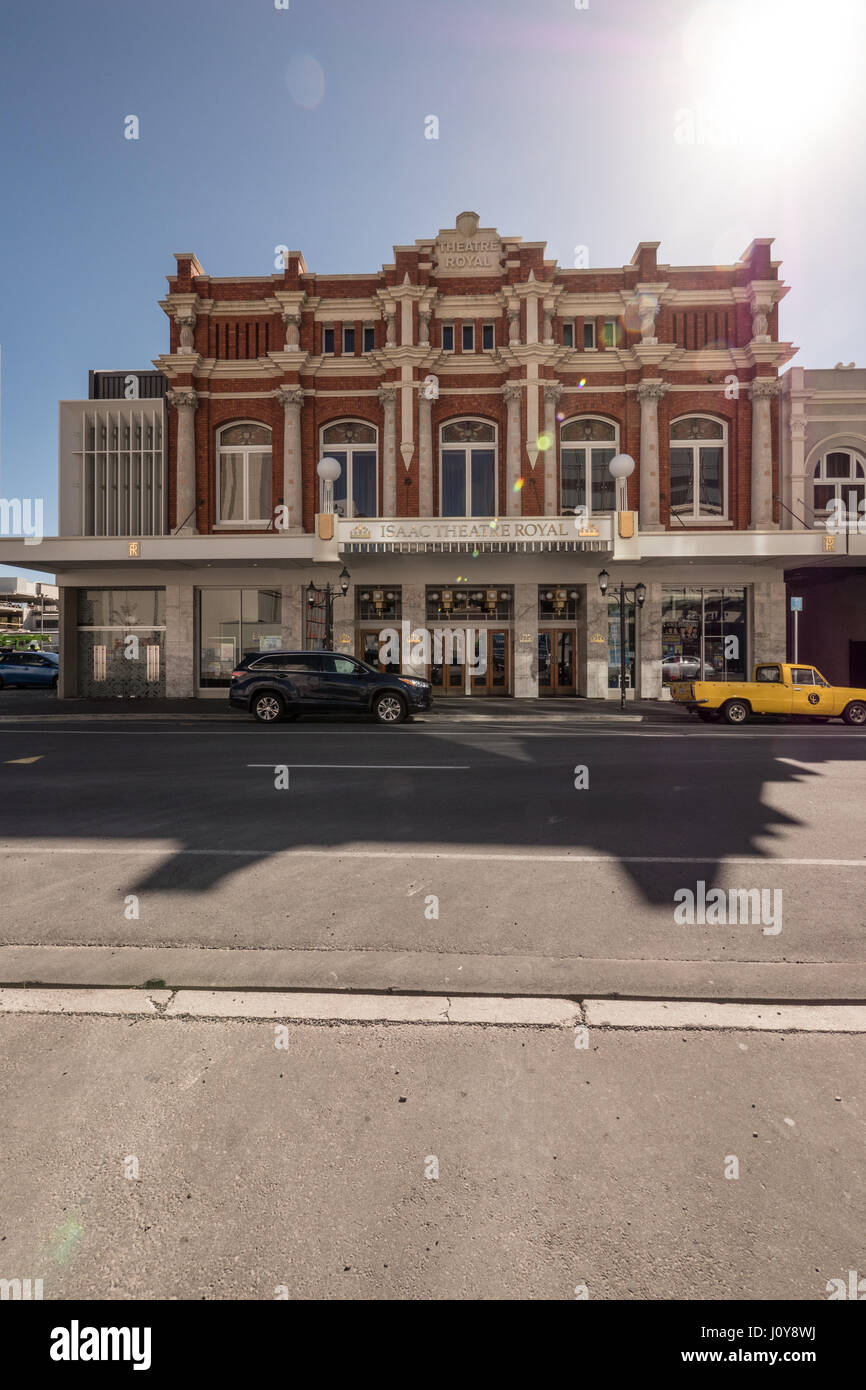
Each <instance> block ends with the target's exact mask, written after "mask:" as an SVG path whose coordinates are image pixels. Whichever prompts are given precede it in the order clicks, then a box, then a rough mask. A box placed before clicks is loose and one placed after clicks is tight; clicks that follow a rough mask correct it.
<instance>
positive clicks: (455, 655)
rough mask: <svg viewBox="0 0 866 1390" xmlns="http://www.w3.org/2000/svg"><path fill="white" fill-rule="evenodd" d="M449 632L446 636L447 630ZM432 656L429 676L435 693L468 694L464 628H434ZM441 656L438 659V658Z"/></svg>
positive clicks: (428, 669)
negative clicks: (452, 629)
mask: <svg viewBox="0 0 866 1390" xmlns="http://www.w3.org/2000/svg"><path fill="white" fill-rule="evenodd" d="M446 631H447V633H448V634H449V635H448V636H447V637H446V636H445V632H446ZM431 656H432V657H433V660H432V661H431V664H430V665H429V666H428V668H427V678H428V680H429V681H430V684H431V685H432V686H433V694H434V695H465V694H466V660H465V657H466V652H465V650H464V635H463V630H462V629H459V630H458V629H455V630H454V631H453V632H452V631H451V629H441V628H434V629H433V632H432V634H431ZM437 657H438V658H439V660H438V661H437V660H436V658H437Z"/></svg>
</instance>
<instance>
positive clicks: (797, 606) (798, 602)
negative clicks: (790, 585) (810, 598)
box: [791, 598, 803, 613]
mask: <svg viewBox="0 0 866 1390" xmlns="http://www.w3.org/2000/svg"><path fill="white" fill-rule="evenodd" d="M802 611H803V600H802V599H801V598H792V599H791V612H792V613H802Z"/></svg>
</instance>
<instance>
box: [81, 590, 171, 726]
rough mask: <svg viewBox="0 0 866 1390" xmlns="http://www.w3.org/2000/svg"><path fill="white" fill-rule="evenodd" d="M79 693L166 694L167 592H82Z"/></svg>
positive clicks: (98, 696)
mask: <svg viewBox="0 0 866 1390" xmlns="http://www.w3.org/2000/svg"><path fill="white" fill-rule="evenodd" d="M77 606H78V633H77V642H76V647H77V655H78V694H79V695H81V696H83V697H84V698H87V699H111V698H122V699H133V698H138V699H142V698H147V697H153V696H162V695H165V660H164V649H165V590H164V589H79V590H78V605H77Z"/></svg>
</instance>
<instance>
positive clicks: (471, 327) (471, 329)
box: [460, 323, 475, 352]
mask: <svg viewBox="0 0 866 1390" xmlns="http://www.w3.org/2000/svg"><path fill="white" fill-rule="evenodd" d="M467 333H468V334H469V346H468V347H467V346H466V334H467ZM460 351H461V352H474V351H475V324H474V323H461V325H460Z"/></svg>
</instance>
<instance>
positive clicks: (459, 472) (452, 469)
mask: <svg viewBox="0 0 866 1390" xmlns="http://www.w3.org/2000/svg"><path fill="white" fill-rule="evenodd" d="M442 515H443V516H465V515H466V455H465V453H464V452H463V450H462V449H443V450H442ZM489 515H490V514H489Z"/></svg>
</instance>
